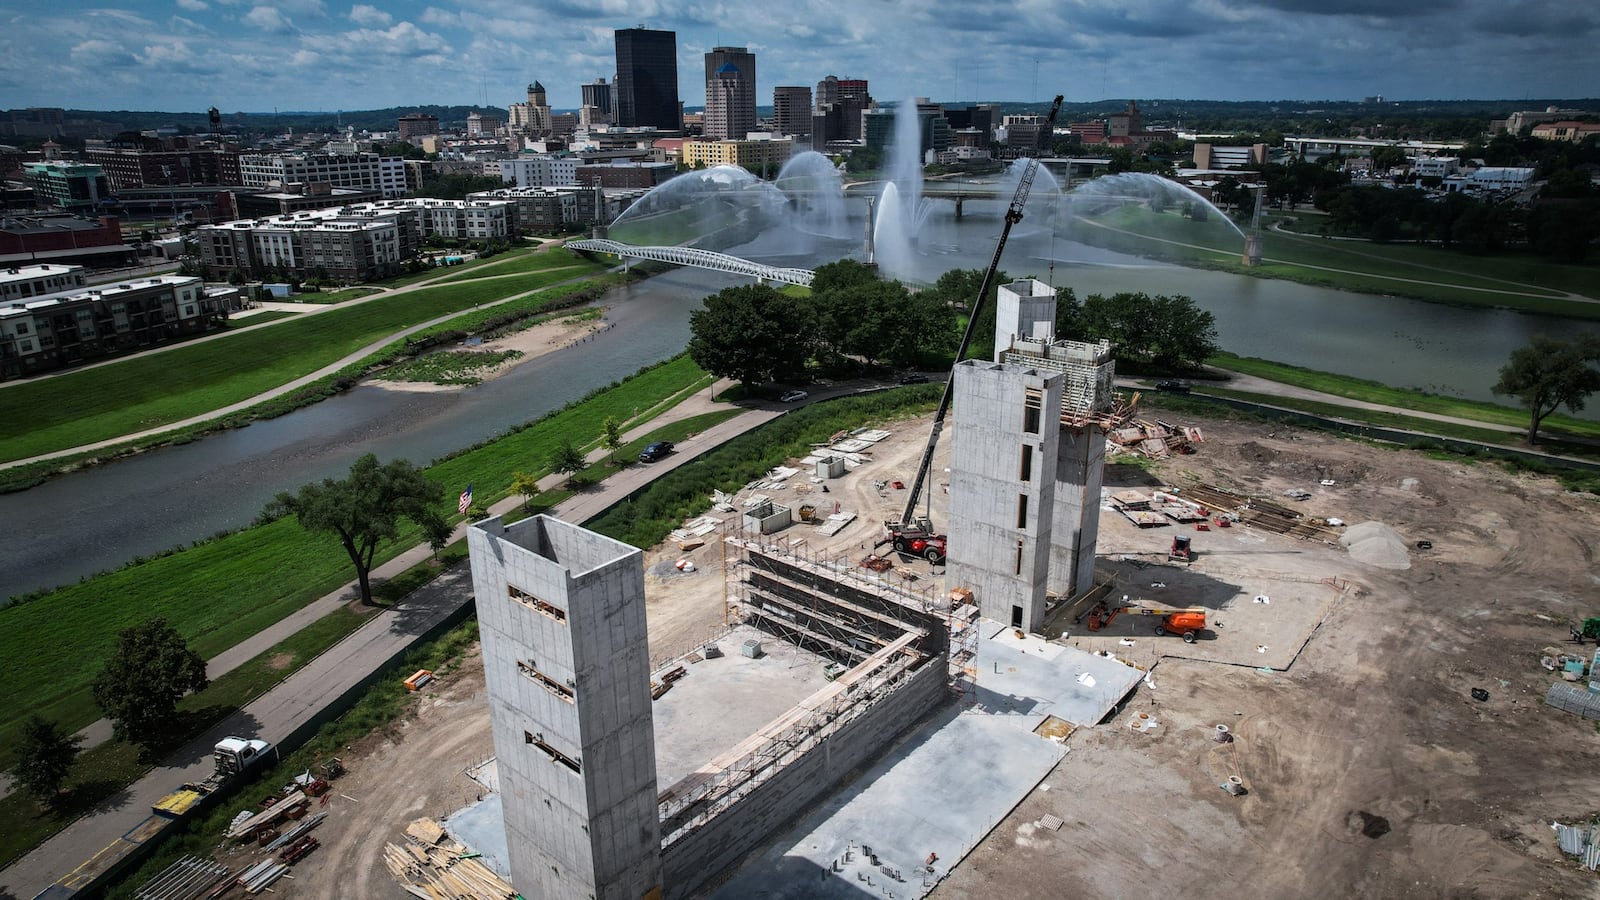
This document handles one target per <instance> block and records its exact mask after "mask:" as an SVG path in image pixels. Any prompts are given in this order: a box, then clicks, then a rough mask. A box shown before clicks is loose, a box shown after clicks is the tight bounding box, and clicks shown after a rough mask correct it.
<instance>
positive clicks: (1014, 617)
mask: <svg viewBox="0 0 1600 900" xmlns="http://www.w3.org/2000/svg"><path fill="white" fill-rule="evenodd" d="M1011 627H1012V628H1021V627H1022V607H1020V606H1012V607H1011Z"/></svg>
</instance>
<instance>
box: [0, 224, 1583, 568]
mask: <svg viewBox="0 0 1600 900" xmlns="http://www.w3.org/2000/svg"><path fill="white" fill-rule="evenodd" d="M935 202H937V201H935ZM967 213H968V214H967V217H966V218H965V219H963V220H961V221H959V222H958V221H956V220H955V219H954V217H953V215H952V213H951V211H950V208H949V206H948V204H946V205H945V206H944V207H943V208H940V207H935V209H934V211H933V214H932V216H931V217H930V220H929V222H928V226H927V230H926V233H925V234H924V235H923V236H922V238H921V240H920V241H919V245H918V250H919V252H920V253H922V254H923V256H924V258H925V265H926V269H927V279H928V280H930V281H931V280H932V279H933V278H934V277H936V276H937V274H938V273H939V272H942V271H944V270H946V269H950V268H955V267H966V268H982V267H985V266H987V265H988V263H989V259H990V256H991V255H992V253H993V246H994V242H995V240H996V238H997V237H998V233H999V224H998V221H997V218H996V216H994V215H992V214H991V215H985V214H983V211H982V207H981V205H980V204H972V203H969V204H968V207H967ZM850 227H851V229H852V233H855V234H864V232H865V223H864V221H862V220H860V219H859V217H858V219H857V220H856V221H854V222H852V224H851V226H850ZM859 251H860V245H859V242H844V241H841V242H834V243H829V242H818V241H815V240H812V239H810V238H807V237H804V236H799V235H795V234H781V233H769V234H766V235H763V236H760V237H758V238H756V239H755V240H753V241H751V242H749V243H747V244H745V245H743V246H738V247H732V248H727V252H731V253H735V254H738V255H746V256H749V257H750V258H754V259H760V260H762V261H764V262H770V263H773V264H781V265H807V266H809V265H815V264H816V263H817V262H819V261H822V260H826V259H832V258H838V257H839V256H841V255H845V254H851V253H859ZM1267 252H1268V254H1269V255H1270V253H1271V246H1270V244H1269V245H1268V247H1267ZM1052 261H1053V262H1054V270H1053V272H1052V271H1051V263H1052ZM1003 266H1004V268H1005V270H1006V271H1007V272H1008V273H1010V274H1011V275H1013V276H1022V275H1034V276H1036V277H1039V278H1047V279H1049V280H1051V281H1052V282H1053V283H1054V284H1055V285H1056V286H1057V287H1062V288H1065V287H1071V288H1072V289H1074V290H1075V291H1076V292H1077V294H1078V295H1079V296H1080V297H1083V296H1087V295H1088V294H1093V293H1101V294H1110V293H1116V292H1119V291H1144V292H1146V293H1151V294H1185V295H1188V296H1190V297H1192V298H1194V300H1195V302H1196V303H1197V304H1198V305H1200V306H1201V307H1203V308H1205V309H1207V310H1209V311H1210V312H1211V313H1212V314H1214V315H1215V316H1216V320H1217V331H1218V334H1219V336H1220V342H1221V344H1222V346H1223V348H1224V349H1226V350H1230V351H1232V352H1235V353H1239V354H1241V355H1246V356H1260V357H1264V358H1267V359H1273V360H1278V361H1282V362H1287V363H1293V364H1295V365H1300V366H1306V367H1309V368H1313V369H1321V370H1324V371H1330V372H1337V373H1340V374H1346V375H1353V376H1358V377H1362V378H1370V379H1373V380H1376V381H1380V382H1383V383H1386V384H1392V385H1396V386H1402V387H1416V388H1421V389H1424V390H1429V391H1433V392H1435V393H1440V394H1448V395H1452V396H1460V397H1467V398H1471V399H1477V400H1493V399H1495V398H1494V396H1493V395H1492V394H1491V393H1490V391H1489V386H1490V385H1491V384H1493V383H1494V381H1495V379H1496V377H1497V372H1498V369H1499V367H1500V366H1501V365H1502V364H1503V363H1504V361H1505V359H1506V358H1507V356H1509V355H1510V353H1511V351H1512V350H1514V349H1516V348H1517V347H1520V346H1522V345H1523V344H1525V343H1526V342H1527V340H1528V338H1529V337H1530V336H1532V335H1534V334H1539V333H1544V334H1552V335H1564V334H1568V333H1571V332H1574V331H1588V332H1595V331H1597V330H1600V329H1597V328H1596V325H1595V323H1590V322H1578V321H1572V320H1566V319H1558V318H1549V317H1541V316H1533V315H1526V314H1522V313H1515V312H1509V311H1504V310H1488V309H1479V308H1454V307H1448V306H1442V305H1439V304H1433V303H1422V302H1419V301H1412V300H1404V299H1399V298H1393V297H1381V296H1375V295H1367V294H1354V293H1349V292H1344V291H1334V290H1328V289H1325V288H1317V287H1311V286H1307V285H1299V284H1294V283H1291V282H1285V281H1272V280H1265V279H1256V278H1250V277H1247V276H1239V275H1231V274H1227V273H1222V272H1208V271H1198V270H1192V269H1184V268H1179V267H1175V266H1170V265H1161V264H1151V263H1148V262H1146V261H1143V260H1139V259H1136V258H1133V257H1126V256H1120V255H1118V254H1115V253H1111V252H1108V251H1104V250H1099V249H1095V248H1092V247H1087V246H1083V245H1079V244H1071V243H1067V242H1063V241H1059V240H1056V239H1054V238H1053V237H1052V236H1051V234H1050V233H1049V230H1048V229H1042V228H1033V229H1031V230H1030V226H1029V223H1028V222H1026V221H1025V222H1024V223H1023V224H1022V225H1021V226H1019V227H1018V229H1017V230H1016V231H1015V232H1014V233H1013V236H1012V239H1011V241H1010V242H1009V243H1008V245H1007V248H1006V253H1005V259H1004V262H1003ZM736 283H742V282H741V280H740V279H737V278H735V277H733V276H723V275H718V274H716V273H712V272H707V271H702V270H694V269H684V270H679V271H675V272H671V273H668V274H665V275H659V276H656V277H654V278H651V279H648V280H646V281H644V282H641V283H639V284H636V285H632V286H629V287H626V288H621V289H618V290H617V291H615V292H613V293H612V294H610V295H608V296H607V297H606V298H605V299H604V300H603V301H602V304H603V305H606V306H607V307H608V308H609V312H608V313H607V319H608V320H609V321H610V322H611V323H612V325H613V327H611V328H610V329H609V330H607V331H604V332H602V333H600V334H599V335H597V336H595V337H594V338H593V339H591V340H590V341H588V342H587V343H583V344H578V345H575V346H573V347H570V348H566V349H563V350H561V351H558V352H555V353H551V354H548V355H546V356H543V357H540V358H538V359H536V360H532V361H530V362H527V363H524V364H522V365H519V366H516V367H515V368H513V369H512V370H511V371H510V372H509V373H508V374H506V375H504V376H502V377H500V378H497V379H495V380H493V381H489V382H486V383H484V384H482V385H479V386H477V387H473V388H470V389H467V390H463V391H452V392H438V393H406V392H400V391H390V390H385V389H382V388H376V387H365V386H363V387H358V388H356V389H354V390H352V391H350V392H348V393H346V394H343V395H341V396H339V397H335V398H333V399H330V400H325V401H323V402H321V403H318V404H316V405H314V406H311V407H308V408H306V409H303V410H300V411H297V412H294V413H290V414H289V415H286V416H282V417H280V418H277V419H273V420H269V421H265V422H258V423H256V424H253V425H250V426H249V427H246V428H242V429H237V430H234V431H228V432H223V433H220V434H216V435H213V436H210V437H207V438H204V439H202V440H199V441H196V442H194V443H191V444H187V445H184V446H181V447H171V448H165V449H161V450H156V451H152V452H150V453H146V454H142V455H140V456H137V457H133V458H130V459H127V460H122V461H119V462H116V463H113V464H110V465H106V466H102V467H99V468H95V469H89V470H85V471H83V472H79V473H75V474H73V475H70V476H66V477H63V478H58V479H55V480H53V481H50V482H48V483H46V484H44V485H42V486H40V487H37V488H34V489H33V490H29V491H25V492H22V493H18V494H10V495H0V522H4V523H6V526H7V527H6V542H7V543H6V549H5V555H4V565H3V566H0V597H8V596H11V595H13V594H17V593H22V592H26V591H30V590H34V589H37V588H41V587H48V586H51V585H56V584H62V583H66V582H71V581H75V580H77V579H78V578H80V577H82V576H85V575H89V574H92V573H95V572H99V571H103V570H106V569H110V568H115V567H117V566H119V565H121V564H123V563H124V562H126V561H127V560H129V559H131V558H133V557H134V556H137V555H149V554H152V553H155V552H158V551H160V550H163V549H165V548H168V547H171V546H174V545H177V544H184V543H189V542H191V541H194V540H197V539H199V538H202V537H205V536H208V535H211V534H213V533H215V532H217V531H219V530H223V529H232V528H238V527H241V526H244V525H247V524H248V523H249V522H250V521H251V520H252V519H253V518H254V517H255V515H256V514H257V513H258V512H259V511H260V509H261V507H262V506H263V505H264V504H265V503H266V502H267V501H268V500H269V499H271V497H272V496H273V495H275V494H276V493H277V492H279V491H286V490H294V489H295V488H297V487H299V486H300V485H302V484H305V483H306V482H308V481H315V480H318V479H321V478H324V477H329V476H338V475H340V474H342V473H343V472H345V471H346V470H347V469H348V468H349V465H350V463H351V461H353V460H354V459H355V458H356V457H358V456H360V455H361V454H363V453H367V452H372V453H376V454H377V455H378V456H379V457H380V458H382V459H389V458H392V457H403V458H406V459H410V460H412V461H413V462H418V463H425V462H428V461H430V460H433V459H435V458H437V457H440V456H443V455H445V454H447V453H450V452H452V451H454V450H458V449H460V448H462V447H466V446H469V445H471V444H474V443H477V442H478V441H481V440H483V439H485V438H488V437H491V436H493V435H496V434H500V433H502V432H504V431H505V430H506V429H507V428H509V427H510V426H512V425H515V424H519V423H522V422H526V421H530V420H532V419H536V418H538V417H539V416H540V415H543V414H544V413H546V412H548V411H550V410H552V409H556V408H559V407H561V406H562V405H564V404H566V403H568V402H569V401H571V400H574V399H576V398H578V397H581V396H583V395H584V394H587V393H588V392H590V391H591V390H593V389H595V388H597V387H601V386H603V385H605V384H608V383H610V382H612V381H615V380H617V379H618V378H621V377H622V376H624V375H627V374H628V373H630V372H633V371H636V370H637V369H639V368H640V367H641V366H644V365H647V364H649V363H653V362H656V361H659V360H662V359H665V358H667V357H670V356H672V355H674V354H676V353H677V352H679V351H680V350H682V349H683V346H684V344H685V343H686V341H687V339H688V333H689V328H688V316H689V312H690V311H691V310H692V309H694V308H696V307H697V306H698V304H699V300H700V298H701V297H703V296H704V295H706V294H708V293H712V292H715V291H717V290H720V289H721V288H723V287H726V286H728V285H730V284H736ZM1594 412H1595V411H1593V410H1591V414H1594ZM461 487H462V486H460V485H447V486H446V488H447V490H452V491H455V490H460V489H461Z"/></svg>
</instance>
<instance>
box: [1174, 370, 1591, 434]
mask: <svg viewBox="0 0 1600 900" xmlns="http://www.w3.org/2000/svg"><path fill="white" fill-rule="evenodd" d="M1206 362H1207V363H1208V364H1209V365H1213V366H1216V367H1217V368H1219V369H1227V370H1229V371H1232V372H1242V373H1244V374H1246V375H1254V376H1256V377H1258V378H1265V379H1268V380H1269V381H1276V382H1280V383H1282V384H1292V385H1294V386H1296V387H1303V388H1307V389H1310V390H1315V391H1321V392H1323V393H1325V394H1334V395H1336V396H1340V397H1348V398H1349V399H1351V400H1361V401H1364V402H1367V403H1380V404H1383V405H1384V406H1394V407H1399V408H1401V409H1412V410H1418V411H1421V412H1430V413H1437V414H1440V415H1446V416H1455V417H1457V418H1463V419H1475V420H1477V421H1479V422H1487V423H1489V424H1493V425H1506V426H1511V427H1515V428H1526V427H1527V425H1528V414H1527V412H1526V411H1524V410H1523V409H1521V408H1519V407H1514V406H1500V405H1497V404H1494V403H1481V402H1478V401H1475V400H1462V399H1459V398H1456V397H1441V396H1439V395H1437V394H1429V393H1425V392H1422V391H1408V390H1403V389H1401V388H1393V387H1389V386H1388V385H1385V384H1379V383H1378V382H1376V381H1367V380H1366V379H1362V378H1351V377H1349V376H1346V375H1334V374H1332V373H1329V372H1319V371H1316V370H1314V369H1304V368H1301V367H1299V366H1291V365H1288V364H1286V363H1276V362H1270V361H1268V360H1264V359H1256V358H1254V357H1243V356H1235V355H1233V354H1231V353H1219V354H1217V355H1216V356H1213V357H1211V358H1210V359H1208V360H1206ZM1205 389H1206V390H1208V391H1209V390H1211V388H1209V387H1207V388H1205ZM1280 405H1283V404H1280ZM1422 421H1426V420H1422ZM1435 424H1436V425H1440V424H1442V423H1435ZM1540 433H1541V434H1544V433H1549V434H1551V435H1553V436H1555V435H1566V436H1570V437H1581V438H1597V439H1600V422H1591V421H1587V420H1585V419H1575V418H1573V417H1571V416H1564V415H1552V416H1549V417H1548V418H1546V419H1545V420H1544V424H1543V426H1542V427H1541V428H1540ZM1516 439H1517V438H1516V436H1515V435H1506V436H1502V437H1501V438H1500V439H1499V442H1500V443H1507V442H1510V441H1515V440H1516ZM1473 440H1477V438H1473Z"/></svg>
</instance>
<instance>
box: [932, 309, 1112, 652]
mask: <svg viewBox="0 0 1600 900" xmlns="http://www.w3.org/2000/svg"><path fill="white" fill-rule="evenodd" d="M1055 306H1056V304H1055V290H1054V289H1053V288H1051V287H1049V286H1048V285H1045V284H1043V283H1041V282H1039V281H1035V280H1031V279H1030V280H1025V281H1019V282H1013V283H1012V284H1008V285H1002V286H1001V287H1000V289H999V295H998V301H997V304H996V312H995V361H994V362H984V361H978V360H968V361H965V362H962V363H960V364H958V365H957V366H956V370H955V398H954V408H955V415H954V420H953V424H952V427H951V431H952V434H951V459H950V470H951V473H950V508H951V509H952V510H959V511H960V514H959V515H957V514H952V516H951V518H950V529H949V533H950V567H949V570H948V573H947V576H946V581H947V583H948V584H949V586H950V587H952V588H967V589H969V590H971V591H972V592H973V595H974V598H975V599H976V601H977V604H978V608H979V609H980V610H981V611H982V614H983V615H984V616H985V617H986V618H990V619H994V620H995V621H998V622H1004V623H1010V625H1011V626H1012V627H1013V628H1022V629H1026V630H1028V631H1037V630H1039V628H1040V627H1041V626H1042V625H1043V624H1044V618H1045V613H1046V611H1047V607H1048V603H1049V600H1050V597H1051V595H1057V596H1072V595H1077V594H1082V593H1084V592H1086V591H1088V590H1089V589H1090V588H1091V587H1092V586H1093V583H1094V548H1095V541H1096V538H1097V537H1098V534H1099V524H1100V487H1101V482H1102V479H1103V474H1104V469H1105V432H1106V431H1107V430H1108V429H1109V428H1111V427H1114V425H1115V424H1116V423H1117V422H1118V421H1119V420H1120V419H1121V418H1122V417H1124V416H1125V415H1126V412H1125V411H1124V410H1121V409H1119V408H1118V406H1117V402H1116V395H1115V392H1114V391H1113V390H1112V385H1113V379H1114V378H1115V375H1116V372H1115V365H1114V363H1113V362H1112V359H1111V345H1110V343H1108V342H1106V341H1101V342H1099V343H1097V344H1088V343H1084V342H1081V341H1067V340H1058V339H1056V337H1055V336H1054V329H1055Z"/></svg>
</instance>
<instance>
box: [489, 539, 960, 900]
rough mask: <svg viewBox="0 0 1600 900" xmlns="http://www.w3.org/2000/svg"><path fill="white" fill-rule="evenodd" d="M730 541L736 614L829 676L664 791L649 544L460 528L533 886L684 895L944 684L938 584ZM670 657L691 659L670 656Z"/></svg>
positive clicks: (584, 892) (893, 731) (894, 731)
mask: <svg viewBox="0 0 1600 900" xmlns="http://www.w3.org/2000/svg"><path fill="white" fill-rule="evenodd" d="M727 540H728V542H729V544H730V548H731V549H732V550H733V552H734V553H735V554H736V556H737V562H736V563H735V565H734V568H733V572H734V573H736V574H737V580H736V581H734V582H733V583H732V585H731V588H732V591H731V596H730V598H729V599H730V603H731V604H732V606H731V610H732V611H733V612H734V613H735V617H736V618H738V619H740V620H742V621H745V622H748V623H750V624H752V625H755V626H757V627H760V628H762V629H764V630H765V631H766V632H767V633H769V634H772V635H774V636H775V637H777V638H779V639H781V640H785V641H788V642H790V643H793V644H795V645H797V646H799V647H802V648H804V649H805V650H807V651H810V652H813V653H816V654H818V655H820V656H822V657H824V658H825V659H827V660H829V661H831V666H830V670H829V677H830V679H831V680H830V681H829V683H828V685H827V687H825V688H822V689H821V690H818V691H817V692H816V693H815V694H813V695H812V696H810V697H808V698H806V699H805V700H803V701H801V702H800V703H799V704H797V705H796V706H794V707H793V708H792V709H790V710H788V711H787V712H785V713H784V714H783V715H781V716H779V717H778V718H777V719H774V720H773V721H771V722H769V723H768V724H767V725H765V726H764V727H762V728H760V729H759V730H757V731H756V733H755V734H753V735H751V736H749V737H748V738H746V739H744V740H743V741H741V742H740V743H738V744H737V745H736V746H734V747H732V748H731V749H729V750H727V751H726V752H724V753H722V754H720V755H718V756H717V757H716V758H714V759H712V760H710V761H709V762H707V763H706V764H704V765H701V766H699V767H698V768H697V769H696V770H695V771H693V772H691V773H690V774H689V775H687V776H685V777H683V778H682V779H680V780H679V781H678V782H677V783H676V784H673V785H671V786H670V787H668V788H667V789H666V790H663V791H661V792H660V793H659V794H658V793H657V791H656V744H655V733H654V724H653V715H652V709H651V702H652V701H651V685H652V679H651V674H652V673H651V667H650V663H649V660H648V657H647V652H648V650H647V647H648V644H647V640H646V631H645V613H644V578H643V575H644V570H643V566H642V554H641V553H640V551H638V550H636V549H634V548H632V547H629V546H627V545H626V544H622V543H619V542H617V541H614V540H611V539H609V538H606V537H603V536H601V535H598V534H595V533H593V532H590V531H588V530H586V529H583V528H581V527H578V526H575V525H571V524H568V523H565V522H562V521H560V520H558V519H553V518H550V517H547V516H536V517H534V518H531V519H526V520H524V521H522V522H518V523H516V524H514V525H510V526H507V525H504V524H503V523H502V521H501V520H500V519H499V518H498V517H497V518H492V519H488V520H486V521H484V522H480V523H478V524H476V525H474V526H472V527H471V528H470V529H469V530H468V547H469V550H470V553H471V559H472V576H473V586H474V588H475V590H476V592H477V602H478V618H479V622H480V631H481V635H482V642H483V658H484V672H485V681H486V682H487V685H488V688H489V707H490V717H491V722H492V727H493V732H494V742H495V752H496V755H497V757H498V765H499V772H500V784H501V792H502V797H501V802H502V806H503V817H504V822H505V830H506V835H505V836H506V844H507V851H508V855H509V859H510V864H511V878H512V883H513V884H514V885H515V886H516V888H517V890H518V891H520V892H521V893H522V894H523V895H524V896H530V897H533V896H537V897H588V898H595V900H600V898H611V897H615V898H639V897H647V896H661V897H665V898H669V900H670V898H679V897H687V896H691V895H692V894H693V893H694V892H696V891H697V890H700V889H701V888H703V887H704V886H705V885H706V884H707V883H708V882H709V881H710V880H711V879H713V878H715V877H716V876H717V875H718V874H719V873H721V872H723V871H724V870H725V869H727V868H728V867H729V866H732V865H734V864H735V863H737V862H738V860H739V859H740V858H742V857H743V856H744V855H745V854H747V853H749V852H750V851H752V850H754V849H755V848H756V847H757V846H759V845H760V844H761V842H762V841H764V840H766V839H767V838H768V837H769V836H770V835H771V834H773V833H774V831H776V830H777V829H779V828H782V827H784V826H786V825H789V824H791V823H792V822H793V821H794V819H795V818H796V817H797V816H798V815H799V814H800V813H801V812H803V811H804V810H806V809H807V808H808V807H810V806H811V805H812V804H814V803H815V802H816V801H817V800H819V799H820V798H821V797H823V796H824V795H825V794H826V793H827V792H828V791H830V790H831V789H832V788H833V787H834V786H836V785H837V784H838V783H839V782H840V781H841V780H842V779H844V778H845V777H846V776H847V775H849V773H850V772H852V771H853V770H855V769H856V768H857V767H859V766H860V765H862V764H864V763H865V762H867V761H869V760H870V759H872V758H873V757H874V756H875V755H876V754H877V753H878V752H879V751H881V750H882V749H883V748H884V747H886V746H888V745H889V744H891V743H892V742H893V740H894V739H895V738H896V737H897V736H899V735H900V734H901V733H903V732H904V731H905V730H906V729H907V728H909V727H910V726H912V725H913V724H915V723H916V722H917V721H919V720H921V719H922V718H924V717H925V716H926V715H927V714H928V713H929V712H930V711H931V710H933V709H934V708H935V707H937V706H938V705H939V704H940V703H941V702H942V701H943V700H944V699H945V698H946V697H947V696H948V692H947V690H946V688H947V685H948V684H949V682H950V678H951V669H950V666H949V664H948V663H949V660H950V658H951V653H950V638H949V635H950V633H951V630H952V621H956V619H952V617H951V614H950V613H949V612H947V611H945V610H944V609H942V608H941V606H940V604H939V602H938V601H939V598H938V592H937V591H936V590H934V589H933V588H932V587H929V588H925V589H922V590H913V589H908V588H907V587H905V586H903V585H901V584H898V583H896V582H893V581H890V580H886V579H884V578H882V577H879V576H876V575H873V574H871V573H867V572H863V571H862V570H860V569H858V568H856V567H855V566H853V565H851V564H850V563H849V562H848V561H845V562H839V561H832V560H826V559H821V560H819V559H813V558H810V557H809V556H807V555H806V554H805V553H804V552H803V551H797V550H796V549H795V548H793V547H791V546H790V545H789V544H788V542H786V541H779V542H774V543H769V542H767V539H765V538H764V537H763V536H762V535H761V534H760V533H759V530H756V529H751V530H748V531H743V532H741V533H740V534H739V535H737V536H734V537H729V538H727ZM975 615H976V610H975V609H973V608H971V607H968V608H966V609H964V610H963V611H962V613H961V616H960V617H957V618H958V619H959V622H958V627H957V629H956V630H957V631H958V633H959V634H960V635H961V640H962V641H963V644H962V647H961V652H959V653H958V654H956V665H958V666H959V665H960V664H961V663H962V662H963V661H965V660H969V659H970V658H971V657H972V655H973V650H972V646H971V645H972V643H973V641H975V640H976V637H975V635H976V631H977V629H976V628H975V627H972V626H971V619H972V618H973V617H975ZM667 666H668V670H670V669H671V667H673V666H678V671H679V674H680V675H681V673H682V668H681V665H679V661H678V660H674V661H672V662H670V663H668V664H667ZM663 680H664V681H669V682H670V681H671V680H673V679H672V676H671V675H667V676H665V677H664V678H663Z"/></svg>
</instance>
